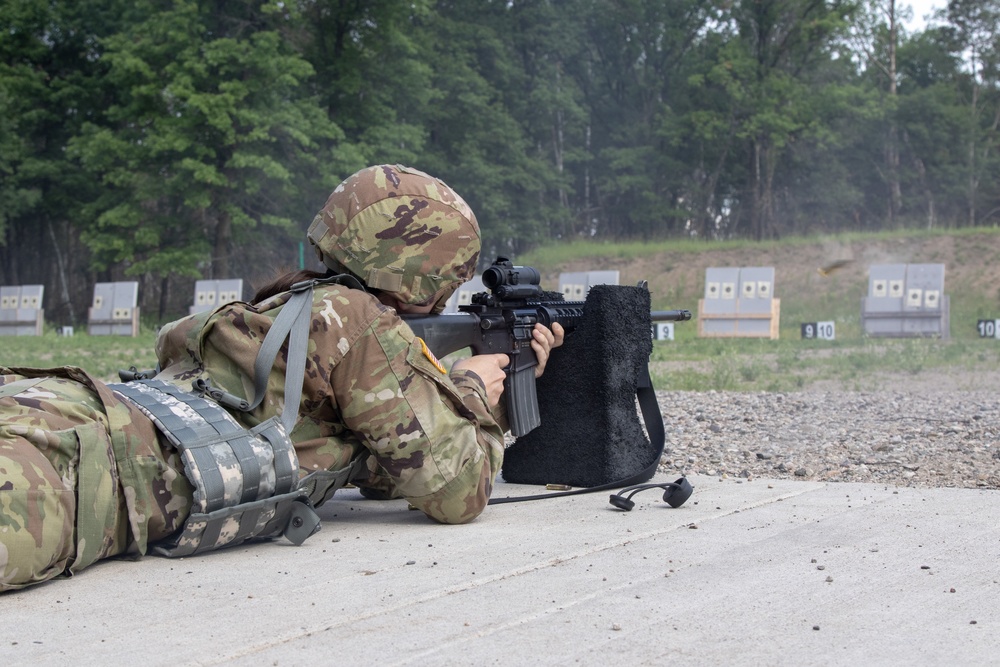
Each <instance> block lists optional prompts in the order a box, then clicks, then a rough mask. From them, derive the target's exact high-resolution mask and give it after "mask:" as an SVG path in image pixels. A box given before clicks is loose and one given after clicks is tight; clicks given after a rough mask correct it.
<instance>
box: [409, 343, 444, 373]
mask: <svg viewBox="0 0 1000 667" xmlns="http://www.w3.org/2000/svg"><path fill="white" fill-rule="evenodd" d="M417 340H419V341H420V349H422V350H423V351H424V356H425V357H427V360H428V361H430V362H431V363H432V364H434V368H436V369H438V370H439V371H441V372H442V373H444V374H445V375H447V374H448V371H446V370H445V369H444V366H442V365H441V362H440V361H438V359H437V357H435V356H434V353H433V352H431V351H430V349H429V348H428V347H427V343H425V342H424V339H423V338H417Z"/></svg>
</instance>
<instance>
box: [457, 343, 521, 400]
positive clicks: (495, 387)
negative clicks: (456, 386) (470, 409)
mask: <svg viewBox="0 0 1000 667" xmlns="http://www.w3.org/2000/svg"><path fill="white" fill-rule="evenodd" d="M508 364H510V357H508V356H507V355H506V354H477V355H473V356H471V357H468V358H467V359H462V360H460V361H456V362H455V365H454V366H453V368H454V370H464V371H471V372H473V373H475V374H476V375H477V376H479V379H480V380H482V382H483V386H484V387H486V398H487V400H488V401H489V404H490V407H491V408H492V407H496V405H497V404H498V403H499V402H500V396H501V395H502V394H503V381H504V380H505V379H506V378H507V374H506V373H504V370H503V369H504V368H506V367H507V365H508Z"/></svg>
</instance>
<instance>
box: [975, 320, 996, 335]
mask: <svg viewBox="0 0 1000 667" xmlns="http://www.w3.org/2000/svg"><path fill="white" fill-rule="evenodd" d="M976 328H978V329H979V337H980V338H1000V320H979V321H978V322H977V323H976Z"/></svg>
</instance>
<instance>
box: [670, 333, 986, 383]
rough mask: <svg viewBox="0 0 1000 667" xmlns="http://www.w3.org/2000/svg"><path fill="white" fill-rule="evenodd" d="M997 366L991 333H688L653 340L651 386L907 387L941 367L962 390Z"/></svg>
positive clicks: (938, 371) (940, 370)
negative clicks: (971, 336) (824, 336)
mask: <svg viewBox="0 0 1000 667" xmlns="http://www.w3.org/2000/svg"><path fill="white" fill-rule="evenodd" d="M998 369H1000V341H997V340H993V339H983V340H980V339H976V340H954V339H952V340H940V339H936V338H891V339H873V338H859V339H855V340H846V341H841V340H834V341H820V340H802V339H785V340H759V339H738V338H730V339H692V340H674V341H657V342H656V343H655V344H654V346H653V354H652V356H651V358H650V372H651V375H652V377H653V384H654V386H655V387H657V388H658V389H670V390H677V391H710V390H714V391H797V390H802V389H808V388H817V387H818V388H830V389H832V390H843V389H846V390H855V391H863V390H872V389H885V388H894V387H895V388H904V387H905V385H906V384H907V382H909V381H915V380H916V379H917V378H919V377H920V376H921V374H937V373H940V372H942V371H947V372H948V374H949V376H950V377H953V378H957V380H958V388H959V389H962V388H965V387H966V386H967V387H968V388H974V387H975V384H976V382H975V380H976V376H977V374H980V373H996V372H998Z"/></svg>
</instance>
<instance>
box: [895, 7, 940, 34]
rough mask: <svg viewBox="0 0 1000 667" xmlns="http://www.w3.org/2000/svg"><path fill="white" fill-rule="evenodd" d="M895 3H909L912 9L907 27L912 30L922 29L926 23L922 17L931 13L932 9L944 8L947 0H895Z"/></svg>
mask: <svg viewBox="0 0 1000 667" xmlns="http://www.w3.org/2000/svg"><path fill="white" fill-rule="evenodd" d="M896 5H897V6H906V5H909V6H910V8H911V9H912V10H913V19H912V21H911V22H910V24H909V26H908V27H909V29H910V30H911V31H914V30H922V29H923V28H924V26H925V25H927V22H926V21H925V20H924V18H925V17H926V16H927V15H929V14H931V13H933V12H934V10H937V9H944V8H945V7H946V6H947V5H948V0H896Z"/></svg>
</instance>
